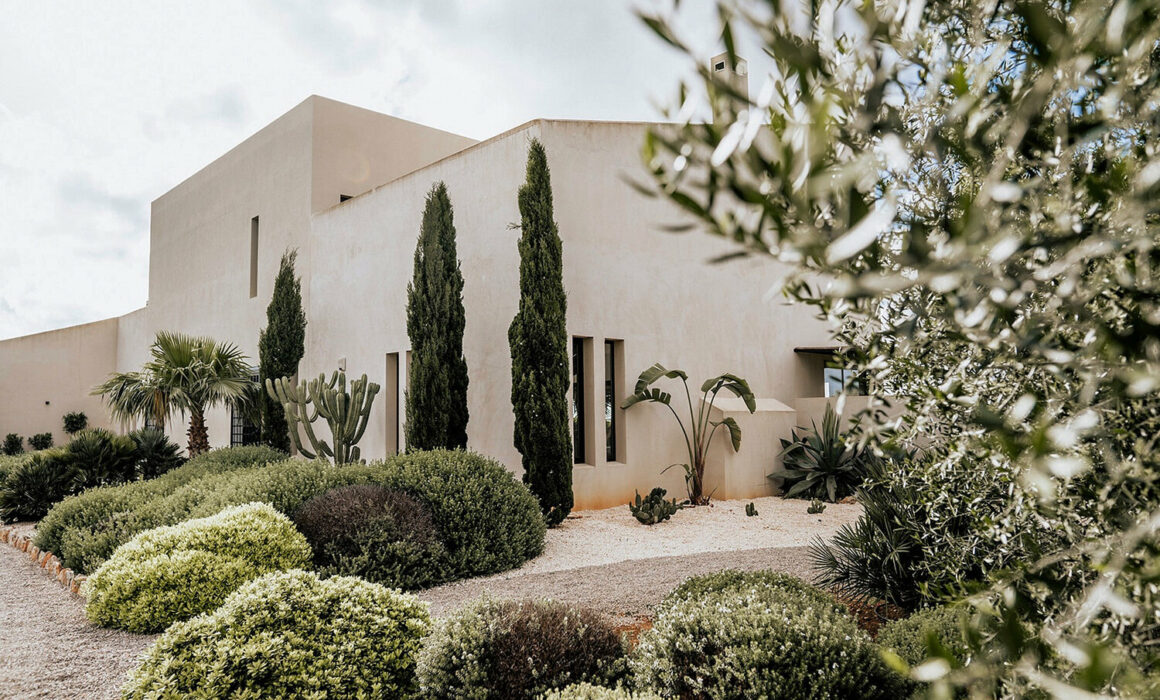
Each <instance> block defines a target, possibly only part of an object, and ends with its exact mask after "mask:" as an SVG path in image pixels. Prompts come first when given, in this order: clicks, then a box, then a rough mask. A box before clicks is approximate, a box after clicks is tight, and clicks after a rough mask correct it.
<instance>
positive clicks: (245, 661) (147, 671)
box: [122, 571, 430, 700]
mask: <svg viewBox="0 0 1160 700" xmlns="http://www.w3.org/2000/svg"><path fill="white" fill-rule="evenodd" d="M429 625H430V618H429V616H428V614H427V607H426V604H424V603H421V602H420V601H419V600H418V599H417V598H415V597H414V596H411V595H407V594H403V593H398V592H395V591H392V590H390V589H388V588H385V587H383V586H380V585H378V584H374V583H370V582H367V581H363V580H362V579H358V578H354V577H346V576H337V577H334V578H329V579H326V580H321V579H319V578H318V576H317V575H316V574H313V573H309V572H303V571H290V572H286V573H278V574H271V575H268V576H265V577H262V578H259V579H256V580H254V581H250V582H249V583H247V584H245V585H243V586H242V587H241V588H240V589H238V590H237V591H236V592H235V593H234V594H233V595H231V596H230V597H229V598H228V599H227V600H226V601H225V603H223V604H222V606H221V607H220V608H218V609H217V610H215V611H214V612H212V613H208V614H205V615H201V616H198V617H195V618H193V619H192V620H189V621H188V622H181V623H178V624H176V625H174V626H173V627H170V628H169V630H168V631H166V633H165V634H164V635H162V636H161V638H159V639H158V640H157V642H155V643H154V644H153V646H152V647H151V648H150V649H149V651H148V652H146V654H145V656H144V659H143V661H142V664H141V666H140V667H139V668H137V669H136V670H135V671H133V672H132V674H131V675H130V677H129V681H128V682H127V683H126V685H125V687H124V688H123V689H122V692H123V694H124V695H123V696H124V697H125V698H127V699H130V700H136V699H144V698H151V699H161V698H174V699H176V698H185V697H190V696H196V697H199V698H266V697H280V698H384V699H387V698H390V699H393V698H407V697H412V696H413V695H414V693H415V690H416V683H415V658H416V655H417V654H418V652H419V648H420V646H421V645H422V639H423V637H424V636H425V635H426V634H427V631H428V628H429Z"/></svg>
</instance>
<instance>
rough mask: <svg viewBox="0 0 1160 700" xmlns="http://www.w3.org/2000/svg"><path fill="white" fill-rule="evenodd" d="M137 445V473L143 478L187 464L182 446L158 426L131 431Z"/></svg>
mask: <svg viewBox="0 0 1160 700" xmlns="http://www.w3.org/2000/svg"><path fill="white" fill-rule="evenodd" d="M129 439H130V440H132V441H133V443H134V444H135V445H136V447H137V450H136V455H135V456H136V460H137V464H136V473H137V477H138V478H141V479H154V478H156V477H159V476H161V475H162V474H164V473H166V472H169V471H172V470H174V469H177V468H178V467H180V466H181V465H182V464H185V458H184V457H182V456H181V448H180V447H178V446H177V444H175V443H174V442H172V441H171V440H170V439H169V437H168V436H166V435H165V433H163V432H161V431H160V430H157V429H156V428H141V429H139V430H134V431H133V432H131V433H129Z"/></svg>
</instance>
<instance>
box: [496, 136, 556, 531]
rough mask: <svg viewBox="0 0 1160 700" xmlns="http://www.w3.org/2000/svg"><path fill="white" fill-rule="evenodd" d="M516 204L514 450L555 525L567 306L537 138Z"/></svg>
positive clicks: (512, 329)
mask: <svg viewBox="0 0 1160 700" xmlns="http://www.w3.org/2000/svg"><path fill="white" fill-rule="evenodd" d="M519 205H520V230H521V233H520V242H519V250H520V308H519V311H518V312H517V313H516V317H515V319H513V320H512V325H511V327H510V328H509V329H508V341H509V343H510V344H511V352H512V408H513V410H514V412H515V446H516V449H518V450H519V451H520V454H521V455H523V465H524V483H526V484H527V485H528V487H529V488H530V489H531V490H532V493H534V494H536V497H537V498H539V499H540V509H541V510H542V511H543V513H544V518H545V519H546V520H547V521H548V525H558V524H559V523H560V522H562V521H563V520H564V518H565V517H567V515H568V512H569V511H570V510H572V431H571V425H570V415H569V411H568V400H567V395H568V384H569V381H570V380H571V371H570V367H569V356H568V330H567V327H566V325H565V319H566V315H567V306H568V304H567V298H566V297H565V294H564V277H563V260H562V248H563V245H562V243H561V241H560V234H559V232H558V231H557V229H556V222H555V220H554V219H553V218H552V182H551V175H550V173H549V171H548V157H547V155H546V154H545V152H544V147H543V145H541V144H540V142H539V141H538V140H535V139H533V140H532V143H531V146H530V147H529V149H528V167H527V180H526V181H525V182H524V185H523V186H522V187H520V192H519Z"/></svg>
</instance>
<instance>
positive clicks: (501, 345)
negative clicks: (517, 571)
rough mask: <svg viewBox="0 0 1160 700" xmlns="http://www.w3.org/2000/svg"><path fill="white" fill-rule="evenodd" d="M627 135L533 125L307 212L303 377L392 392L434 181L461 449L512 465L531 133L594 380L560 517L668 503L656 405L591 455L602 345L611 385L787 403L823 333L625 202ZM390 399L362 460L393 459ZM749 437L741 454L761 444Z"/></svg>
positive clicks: (667, 440)
mask: <svg viewBox="0 0 1160 700" xmlns="http://www.w3.org/2000/svg"><path fill="white" fill-rule="evenodd" d="M644 128H645V127H644V126H643V125H639V124H623V123H589V122H553V121H537V122H533V123H531V124H528V125H525V126H523V127H521V128H519V129H516V130H514V131H512V132H509V133H507V134H503V135H500V136H498V137H496V138H494V139H491V140H488V141H486V142H484V143H482V144H480V145H477V146H475V147H472V148H469V149H467V150H465V151H462V152H460V153H458V154H456V155H454V156H452V157H449V158H447V159H444V160H442V161H440V162H437V163H435V164H433V165H431V166H429V167H426V168H423V169H421V170H419V171H416V172H414V173H411V174H409V175H407V176H405V177H402V178H400V179H398V180H396V181H394V182H391V183H389V184H387V185H385V186H383V187H380V188H378V189H376V190H374V191H373V192H370V193H368V194H366V195H364V196H362V197H359V198H357V199H355V200H352V201H349V202H347V203H346V204H343V205H341V206H339V207H336V208H333V209H331V210H329V211H327V212H324V213H322V214H319V215H316V216H315V218H314V223H313V234H312V240H311V246H312V247H311V259H312V260H313V264H314V268H313V273H312V276H311V280H310V300H311V301H310V308H309V311H308V316H309V317H310V318H311V323H312V324H313V326H312V330H313V333H311V334H308V335H309V337H308V341H307V356H306V359H305V362H304V374H309V375H313V374H317V373H318V372H320V371H327V372H329V371H331V370H333V369H335V368H336V367H337V366H338V363H339V361H340V360H342V359H345V360H346V365H347V368H348V374H352V375H355V376H357V375H358V374H361V373H363V372H366V373H367V374H368V375H369V376H370V378H371V379H372V380H373V381H376V382H378V383H380V384H383V385H384V386H389V385H390V384H391V383H392V382H391V381H390V380H389V379H388V377H387V376H386V367H387V354H388V353H395V352H400V353H405V351H406V350H407V348H408V346H409V341H408V339H407V334H406V325H405V316H404V314H405V302H406V285H407V281H408V280H409V279H410V275H411V265H412V254H413V250H414V245H415V240H416V237H417V234H418V230H419V222H420V218H421V214H422V207H423V200H424V196H425V194H426V192H427V190H428V189H429V188H430V186H431V185H432V184H433V183H435V182H437V181H439V180H443V181H445V182H446V183H447V186H448V190H449V192H450V195H451V198H452V201H453V203H454V205H455V223H456V229H457V233H458V246H459V256H460V259H461V261H462V270H463V274H464V280H465V289H464V303H465V308H466V312H467V324H466V330H465V338H464V351H465V354H466V356H467V362H468V367H469V372H470V376H471V385H470V389H469V396H468V402H469V410H470V412H471V420H470V423H469V425H468V438H469V444H470V446H471V447H472V448H473V449H476V450H478V451H480V452H483V453H485V454H488V455H491V456H493V457H495V458H497V459H499V460H500V461H501V462H503V463H504V464H506V465H507V466H508V467H509V468H510V469H512V470H513V471H514V472H515V473H517V474H519V473H521V472H522V468H521V465H520V457H519V454H518V453H517V452H516V451H515V449H514V447H513V446H512V426H513V419H512V414H511V410H510V405H511V404H510V395H511V358H510V352H509V349H508V342H507V329H508V325H509V324H510V322H511V319H512V317H513V316H514V314H515V310H516V307H517V304H518V279H519V277H518V276H519V256H518V252H517V249H516V242H517V240H518V237H519V232H518V231H517V230H512V229H510V228H509V224H510V223H514V222H518V221H519V211H518V207H517V205H516V193H517V190H518V188H519V186H520V185H521V184H522V182H523V180H524V166H525V163H526V149H527V144H528V142H529V140H530V139H531V138H533V137H537V138H540V139H541V140H542V141H543V142H544V144H545V146H546V148H547V151H548V157H549V165H550V167H551V169H552V184H553V190H554V197H555V207H556V219H557V222H558V224H559V228H560V234H561V236H562V238H563V241H564V280H565V287H566V290H567V292H568V330H569V334H570V335H573V336H584V337H589V338H591V339H592V344H593V348H594V350H595V352H593V353H592V357H591V358H590V359H589V361H588V363H587V368H588V376H589V377H590V378H591V379H593V380H594V381H595V383H596V386H595V387H594V388H595V389H596V390H595V391H594V392H592V393H593V394H594V395H595V397H596V399H597V401H596V402H590V403H589V411H588V413H589V414H590V416H589V421H590V423H589V425H590V426H591V427H595V428H596V430H595V431H593V430H589V435H590V437H591V438H592V439H590V441H589V442H590V448H591V449H590V450H589V455H590V460H589V461H590V462H591V463H589V464H583V465H578V466H577V467H576V469H575V471H574V476H575V494H576V502H577V507H578V508H595V507H603V506H608V505H615V504H619V503H623V502H625V500H626V494H627V495H628V496H631V494H632V491H633V489H640V490H641V491H647V490H648V489H649V488H651V487H652V486H655V485H658V484H659V485H662V486H664V487H666V488H668V489H669V490H670V491H671V492H673V493H674V494H678V493H681V492H682V490H683V478H682V476H681V474H680V472H679V470H676V469H674V470H670V471H669V472H668V473H666V474H663V475H662V474H661V470H662V469H663V468H664V467H665V466H667V465H669V464H672V463H674V462H683V461H686V459H685V452H684V448H683V446H682V444H681V442H680V431H679V429H678V428H677V426H676V425H675V423H674V422H673V420H672V417H671V415H670V414H669V413H668V411H667V410H665V409H663V408H662V407H658V406H650V405H642V406H638V407H635V408H633V409H632V410H630V411H627V412H626V413H625V414H624V416H623V425H622V430H623V431H624V435H625V436H626V438H627V439H626V444H625V446H624V447H625V451H624V460H623V461H620V462H611V463H610V462H608V461H606V460H605V457H604V440H603V381H602V380H603V377H604V356H603V342H604V340H605V339H606V338H607V339H616V340H620V341H623V343H624V346H623V347H624V359H625V362H624V363H623V367H622V368H621V372H622V373H623V383H624V384H625V385H626V386H627V387H631V386H632V384H633V383H634V382H635V378H636V375H637V374H638V373H639V372H640V371H641V370H643V369H644V368H646V367H648V366H649V365H651V364H652V363H654V362H658V361H659V362H662V363H664V364H665V365H666V366H669V367H680V368H683V369H686V370H687V371H689V372H690V374H691V376H692V382H691V383H692V384H693V388H694V390H695V389H696V388H697V387H698V386H699V385H700V382H701V380H702V379H703V378H705V377H707V376H710V375H713V374H718V373H720V372H724V371H733V372H736V373H739V374H741V375H742V376H745V377H746V378H748V379H749V380H750V382H751V384H752V386H753V388H754V391H755V392H756V393H757V394H758V396H761V397H764V398H772V399H779V400H782V401H785V402H788V401H791V400H793V399H794V398H796V397H797V396H799V395H802V393H803V392H805V391H808V388H809V387H810V386H812V385H813V384H818V385H819V386H820V378H816V381H814V378H811V377H808V376H805V375H806V372H805V371H803V365H802V363H801V362H799V361H798V358H797V357H795V355H794V353H793V352H792V348H793V346H794V345H809V344H817V343H822V342H825V341H826V340H827V339H828V335H827V333H826V329H825V327H824V326H822V325H821V324H820V323H819V322H817V321H815V320H814V318H813V316H812V312H811V311H809V310H808V309H804V308H795V307H787V306H783V305H781V304H780V303H776V302H775V303H766V302H763V301H762V300H763V297H764V296H765V294H766V292H767V290H768V289H769V288H770V286H771V285H772V284H773V283H774V282H775V281H776V279H777V277H778V276H779V273H780V272H781V271H780V270H779V269H778V267H777V265H776V264H774V263H772V262H770V261H768V260H751V261H742V262H737V263H732V264H728V265H711V264H709V263H708V262H707V261H708V260H709V259H711V258H713V257H715V256H717V255H720V254H721V253H723V252H726V251H728V250H730V244H728V243H726V242H724V241H720V240H715V239H713V238H710V237H708V236H705V235H702V234H690V235H684V236H675V235H673V234H669V233H664V232H662V230H661V227H662V226H663V225H664V224H670V223H674V222H676V221H677V219H676V218H675V217H676V216H677V214H676V213H675V210H674V209H673V207H672V205H671V204H669V203H668V202H666V201H662V200H659V199H649V198H645V197H643V196H642V195H640V194H638V193H636V192H635V191H634V190H632V189H631V188H630V187H628V186H627V185H626V184H625V182H624V179H623V178H624V177H625V176H635V177H638V178H641V177H643V176H644V173H643V169H642V168H641V166H640V164H639V161H638V156H637V153H638V149H639V145H640V143H641V139H642V138H643V135H644ZM352 309H356V311H353V312H352ZM667 388H669V389H677V388H678V386H676V385H669V386H667ZM400 393H401V392H400ZM390 398H391V396H390V394H389V392H384V398H383V400H381V401H380V402H379V403H378V404H377V405H376V406H375V408H374V412H373V415H372V420H371V423H370V426H369V428H368V431H367V434H366V435H365V436H364V438H363V443H362V444H363V453H364V454H365V455H368V456H370V457H381V456H383V455H384V454H386V453H387V452H388V451H389V450H390V449H391V448H393V445H388V444H387V436H388V435H389V434H390V430H389V426H388V425H387V420H388V419H387V416H388V411H387V408H386V404H387V403H388V401H389V400H390ZM783 422H784V421H783ZM755 444H756V446H755V448H754V452H757V451H761V452H766V451H767V450H765V448H764V447H761V443H760V442H756V441H755ZM743 449H744V448H743ZM764 457H766V458H768V459H770V460H772V458H773V455H764ZM754 458H755V459H756V458H757V456H756V455H755V456H754ZM771 466H772V465H771ZM750 481H754V482H755V483H756V481H757V480H752V479H751V480H750ZM762 487H763V488H764V484H762ZM739 493H740V492H739ZM754 495H756V494H754Z"/></svg>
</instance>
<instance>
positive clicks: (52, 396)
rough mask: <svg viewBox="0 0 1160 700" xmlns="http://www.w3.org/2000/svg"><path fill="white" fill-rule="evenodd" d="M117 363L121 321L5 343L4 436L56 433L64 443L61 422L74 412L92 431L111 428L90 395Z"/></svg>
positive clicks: (0, 410) (0, 385) (0, 430)
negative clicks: (83, 417)
mask: <svg viewBox="0 0 1160 700" xmlns="http://www.w3.org/2000/svg"><path fill="white" fill-rule="evenodd" d="M116 358H117V319H115V318H110V319H106V320H104V321H96V322H94V323H86V324H83V325H80V326H72V327H69V328H62V329H60V330H55V331H48V332H46V333H37V334H35V335H28V336H24V337H21V338H12V339H10V340H5V341H0V436H2V435H6V434H8V433H19V434H20V435H22V436H24V438H25V439H27V438H28V437H30V436H31V435H34V434H36V433H46V432H51V433H52V434H53V442H54V444H57V445H59V444H63V443H64V442H65V441H66V438H67V435H65V433H64V431H63V429H62V425H61V419H62V417H63V416H64V414H66V413H68V412H70V411H84V412H85V414H86V415H87V416H88V418H89V426H90V427H94V428H96V427H105V428H107V427H110V426H109V421H108V418H107V415H106V411H105V409H104V407H103V406H102V405H101V400H100V399H99V398H98V397H95V396H90V395H89V392H90V391H92V388H93V387H94V386H95V385H97V384H99V383H101V382H102V381H104V380H105V377H107V376H108V374H109V372H111V371H113V367H114V363H115V362H116ZM24 447H25V449H30V448H29V446H28V444H27V442H26V443H25V446H24Z"/></svg>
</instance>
